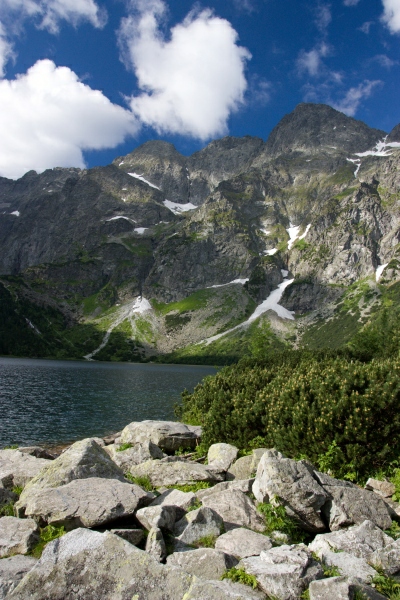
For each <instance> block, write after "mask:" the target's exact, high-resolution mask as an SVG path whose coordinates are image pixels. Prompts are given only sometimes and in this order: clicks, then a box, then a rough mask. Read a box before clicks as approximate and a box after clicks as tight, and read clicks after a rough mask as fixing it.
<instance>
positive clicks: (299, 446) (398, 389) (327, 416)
mask: <svg viewBox="0 0 400 600" xmlns="http://www.w3.org/2000/svg"><path fill="white" fill-rule="evenodd" d="M399 376H400V359H399V358H398V357H396V358H392V359H380V360H378V359H374V360H372V361H371V362H370V363H361V362H358V361H355V360H353V361H350V360H347V359H346V355H345V353H343V354H342V355H340V354H339V355H337V354H336V355H335V354H334V353H329V352H324V353H323V352H320V353H316V352H307V351H297V352H296V351H291V352H284V353H282V354H281V355H279V356H277V357H276V358H274V359H271V360H269V361H254V360H253V361H252V360H242V361H241V362H240V363H239V364H237V365H235V366H232V367H225V368H224V369H222V370H221V371H220V372H219V373H217V375H216V376H215V377H208V378H207V379H206V380H205V381H204V382H203V383H202V384H200V385H198V386H197V387H196V388H195V390H194V392H193V393H192V394H189V393H188V392H185V393H184V394H183V395H182V401H183V404H182V407H181V408H180V411H178V413H179V416H180V418H181V419H182V420H184V421H187V420H189V422H191V423H197V424H200V425H202V426H203V444H205V445H206V446H207V445H208V446H209V445H211V444H213V443H216V442H227V443H231V444H234V445H235V446H237V447H239V448H249V447H250V446H251V444H252V440H254V438H256V437H257V436H259V437H260V438H261V439H262V440H263V441H264V444H265V446H267V447H270V448H271V447H275V448H277V449H278V450H280V451H281V452H283V453H285V454H286V455H288V456H298V455H299V454H302V455H304V456H307V457H308V459H309V460H311V462H313V463H314V464H317V463H318V461H319V460H321V455H323V454H325V456H326V454H327V453H328V457H329V452H330V449H331V450H333V451H334V452H333V453H332V454H333V456H331V457H330V458H331V459H332V460H333V458H334V459H335V470H334V475H336V476H337V477H343V476H344V475H349V473H350V474H351V476H352V477H353V478H354V477H357V478H359V479H360V478H362V477H364V476H366V475H368V474H369V473H373V472H375V471H377V470H379V469H381V468H382V467H385V466H387V465H388V464H389V463H390V462H391V461H393V460H395V459H397V457H398V456H399V454H400V435H399V434H400V410H399V406H400V377H399ZM377 431H379V435H377V434H376V432H377ZM333 442H335V446H332V444H333Z"/></svg>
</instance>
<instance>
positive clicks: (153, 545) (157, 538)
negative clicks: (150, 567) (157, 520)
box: [146, 527, 167, 562]
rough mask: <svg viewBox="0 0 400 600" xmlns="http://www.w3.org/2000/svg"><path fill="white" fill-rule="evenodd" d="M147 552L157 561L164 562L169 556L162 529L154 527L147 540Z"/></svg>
mask: <svg viewBox="0 0 400 600" xmlns="http://www.w3.org/2000/svg"><path fill="white" fill-rule="evenodd" d="M146 552H147V554H150V556H152V557H153V558H154V559H155V560H156V561H157V562H163V561H164V560H165V559H166V557H167V548H166V545H165V541H164V536H163V534H162V531H161V529H158V528H157V527H152V528H151V529H150V531H149V535H148V536H147V540H146Z"/></svg>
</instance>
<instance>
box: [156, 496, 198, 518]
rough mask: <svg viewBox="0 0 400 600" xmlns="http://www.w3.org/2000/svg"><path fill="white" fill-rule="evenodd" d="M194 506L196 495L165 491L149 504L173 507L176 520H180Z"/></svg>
mask: <svg viewBox="0 0 400 600" xmlns="http://www.w3.org/2000/svg"><path fill="white" fill-rule="evenodd" d="M195 504H196V495H195V494H194V493H193V492H181V491H180V490H166V491H165V492H163V493H162V494H160V496H158V498H156V499H155V500H153V502H152V503H151V504H150V507H152V506H173V507H174V508H175V512H176V517H177V519H182V517H183V516H184V514H185V513H186V512H187V511H188V510H189V509H190V508H191V507H192V506H194V505H195Z"/></svg>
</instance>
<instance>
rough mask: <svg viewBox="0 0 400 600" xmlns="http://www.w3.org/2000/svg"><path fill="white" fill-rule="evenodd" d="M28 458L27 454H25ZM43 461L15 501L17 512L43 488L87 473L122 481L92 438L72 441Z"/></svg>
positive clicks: (121, 476)
mask: <svg viewBox="0 0 400 600" xmlns="http://www.w3.org/2000/svg"><path fill="white" fill-rule="evenodd" d="M25 458H30V459H31V460H41V459H39V458H35V459H33V458H32V457H31V456H26V457H25ZM45 463H46V465H45V466H44V468H42V469H41V470H40V472H39V473H38V474H37V475H36V476H35V477H34V478H33V479H32V480H31V481H30V483H29V484H28V485H27V486H26V487H25V489H24V490H23V492H22V494H21V496H20V499H19V501H18V502H17V504H16V510H17V511H18V514H23V511H24V509H25V507H26V505H27V503H28V502H29V501H30V499H32V497H34V496H35V495H36V494H37V493H40V492H43V490H44V489H45V488H57V487H59V486H62V485H65V484H67V483H70V482H71V481H74V480H77V479H88V478H91V477H96V478H102V479H113V480H119V481H121V482H122V481H125V479H124V474H123V472H122V471H121V469H120V468H119V467H117V465H116V464H115V463H114V462H113V461H112V460H111V458H110V457H109V456H108V454H107V452H105V451H104V450H103V448H101V447H100V446H99V445H98V444H97V443H96V442H95V441H94V440H93V439H86V440H81V441H80V442H75V444H72V446H70V447H69V448H68V450H66V451H65V452H64V453H63V454H61V456H59V457H58V458H56V460H52V461H45Z"/></svg>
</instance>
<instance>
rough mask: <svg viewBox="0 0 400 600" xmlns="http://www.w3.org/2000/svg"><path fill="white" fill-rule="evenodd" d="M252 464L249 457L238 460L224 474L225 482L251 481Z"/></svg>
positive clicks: (251, 459) (251, 458)
mask: <svg viewBox="0 0 400 600" xmlns="http://www.w3.org/2000/svg"><path fill="white" fill-rule="evenodd" d="M252 463H253V457H252V456H251V455H249V456H242V457H241V458H238V459H237V461H236V462H234V463H233V465H232V466H231V467H229V469H228V471H227V473H226V479H227V481H232V480H234V479H251V477H252V473H253V471H252Z"/></svg>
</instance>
